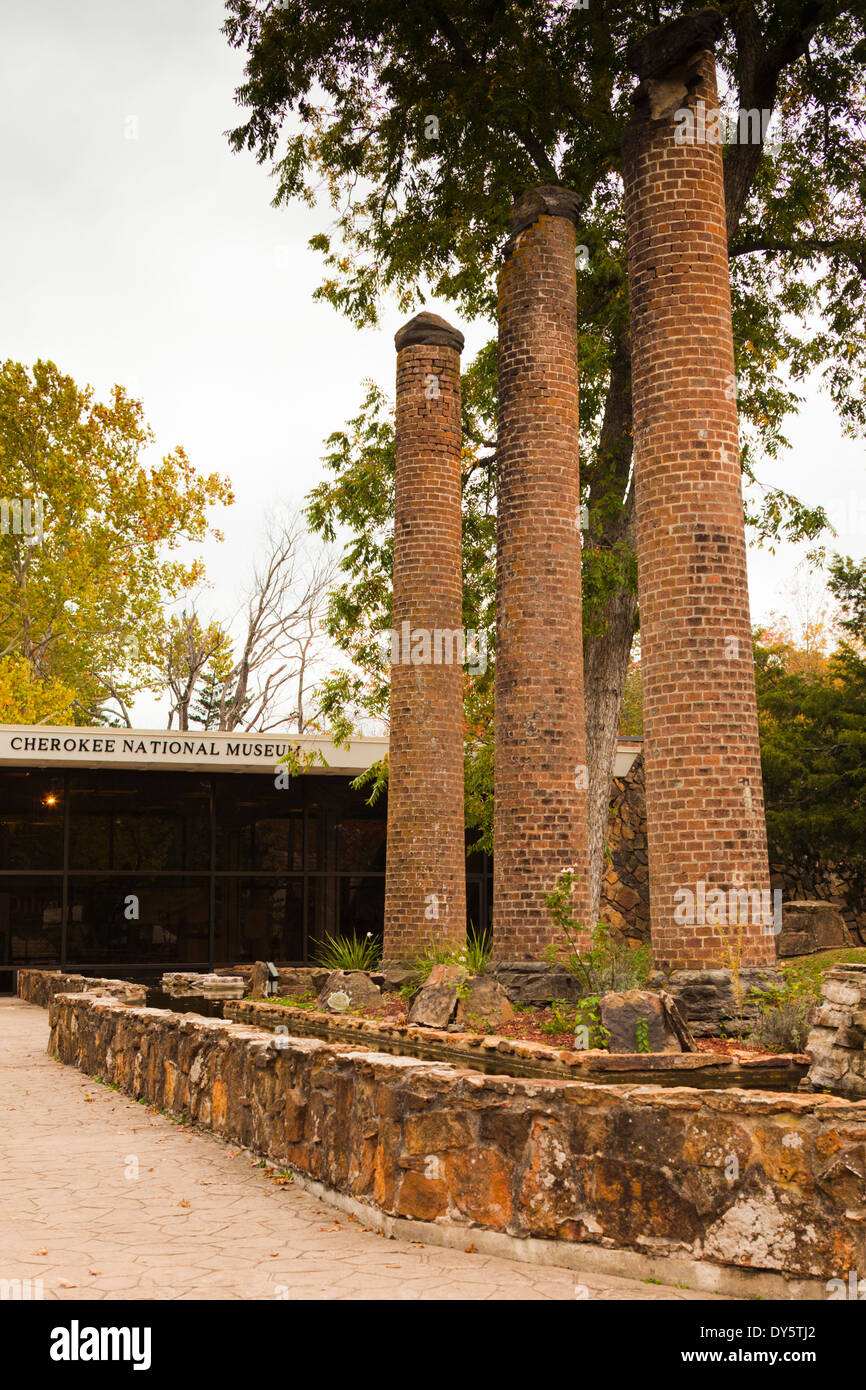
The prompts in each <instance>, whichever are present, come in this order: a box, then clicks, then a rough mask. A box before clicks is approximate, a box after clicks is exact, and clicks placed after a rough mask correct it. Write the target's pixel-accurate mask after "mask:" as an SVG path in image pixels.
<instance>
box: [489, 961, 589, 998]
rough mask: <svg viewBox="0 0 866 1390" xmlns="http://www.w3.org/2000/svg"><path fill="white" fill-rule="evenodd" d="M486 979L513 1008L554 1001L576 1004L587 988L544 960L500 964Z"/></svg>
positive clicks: (494, 967) (492, 967)
mask: <svg viewBox="0 0 866 1390" xmlns="http://www.w3.org/2000/svg"><path fill="white" fill-rule="evenodd" d="M488 975H491V976H492V977H493V978H494V979H495V980H498V981H499V983H500V984H501V985H502V987H503V989H504V990H505V992H506V994H507V995H508V998H509V999H510V1001H511V1003H512V1004H539V1005H541V1006H542V1007H544V1006H545V1005H546V1004H552V1003H553V1000H554V999H564V1000H566V1002H567V1003H569V1004H576V1003H577V1001H578V999H580V997H581V995H583V994H585V993H586V987H585V986H584V985H583V983H582V982H581V981H580V980H579V979H578V977H577V976H576V975H572V974H571V973H570V972H569V971H568V970H566V968H565V966H564V965H548V964H547V963H546V961H543V960H499V961H494V962H493V964H492V965H491V967H490V969H489V971H488Z"/></svg>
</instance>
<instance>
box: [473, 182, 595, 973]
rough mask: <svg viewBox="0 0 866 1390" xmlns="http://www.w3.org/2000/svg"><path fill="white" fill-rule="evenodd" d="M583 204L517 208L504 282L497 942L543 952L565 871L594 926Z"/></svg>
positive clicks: (557, 200) (542, 196)
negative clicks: (584, 509) (580, 340)
mask: <svg viewBox="0 0 866 1390" xmlns="http://www.w3.org/2000/svg"><path fill="white" fill-rule="evenodd" d="M577 211H578V199H577V197H576V195H575V194H573V193H571V192H569V191H568V190H567V189H563V188H556V187H550V188H548V187H544V188H537V189H533V190H531V191H530V192H528V193H526V194H524V195H523V196H522V197H521V198H520V199H518V201H517V203H516V204H515V206H514V209H513V212H512V219H511V237H510V240H509V242H508V244H507V246H506V248H505V260H504V264H503V267H502V271H501V273H500V277H499V430H498V440H497V454H498V472H499V488H498V501H497V513H498V515H497V554H496V603H497V621H496V745H495V800H494V807H495V809H494V848H493V872H494V887H493V951H494V954H495V956H497V957H498V958H501V959H508V958H516V957H519V956H524V955H534V956H537V955H539V954H540V953H541V951H542V950H543V949H544V947H545V946H546V945H547V944H548V943H549V942H551V941H552V940H556V939H557V933H556V931H555V930H554V928H553V927H552V925H551V922H550V917H549V914H548V912H547V909H546V907H545V904H544V894H545V893H549V892H550V891H551V889H552V888H553V886H554V884H555V882H556V878H557V875H558V874H559V872H560V870H561V869H563V868H571V869H573V870H574V872H575V875H576V881H575V893H574V898H573V910H574V914H575V916H576V917H577V918H578V920H579V921H580V922H581V923H583V924H585V925H589V920H588V919H589V836H588V807H587V774H586V722H585V718H584V707H583V634H582V622H581V585H580V474H579V463H578V411H577V404H578V399H577V398H578V375H577V288H576V271H575V228H574V224H575V220H576V217H577Z"/></svg>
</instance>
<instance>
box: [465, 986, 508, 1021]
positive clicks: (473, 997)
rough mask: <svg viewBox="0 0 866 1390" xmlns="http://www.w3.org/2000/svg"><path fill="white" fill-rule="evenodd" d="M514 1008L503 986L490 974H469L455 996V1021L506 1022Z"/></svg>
mask: <svg viewBox="0 0 866 1390" xmlns="http://www.w3.org/2000/svg"><path fill="white" fill-rule="evenodd" d="M513 1017H514V1010H513V1009H512V1007H511V1004H510V1002H509V999H508V995H507V994H506V992H505V989H504V988H503V986H502V985H501V984H500V983H499V981H498V980H494V979H493V976H492V975H470V977H469V979H468V981H467V983H466V984H465V985H464V987H463V988H462V989H461V991H460V993H459V995H458V997H457V1013H456V1021H457V1023H467V1022H470V1021H471V1022H473V1023H474V1022H480V1021H483V1022H484V1023H488V1024H497V1023H506V1022H507V1021H508V1019H510V1018H513Z"/></svg>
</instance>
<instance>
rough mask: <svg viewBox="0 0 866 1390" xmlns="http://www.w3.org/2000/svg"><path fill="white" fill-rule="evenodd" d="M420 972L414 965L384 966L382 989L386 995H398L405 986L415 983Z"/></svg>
mask: <svg viewBox="0 0 866 1390" xmlns="http://www.w3.org/2000/svg"><path fill="white" fill-rule="evenodd" d="M417 977H418V971H417V970H416V969H415V967H414V966H412V965H383V966H382V988H383V990H384V991H385V993H386V994H397V993H398V992H399V991H400V990H401V989H402V988H403V986H404V985H411V984H414V983H415V980H416V979H417Z"/></svg>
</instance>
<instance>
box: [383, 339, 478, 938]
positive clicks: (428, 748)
mask: <svg viewBox="0 0 866 1390" xmlns="http://www.w3.org/2000/svg"><path fill="white" fill-rule="evenodd" d="M395 341H396V345H397V426H396V430H397V437H396V481H395V498H394V603H393V619H392V623H393V628H394V629H395V630H396V632H397V633H398V634H400V636H401V644H400V651H399V653H398V655H399V658H400V659H398V660H397V661H396V662H395V663H393V664H392V666H391V733H390V754H389V777H388V848H387V866H386V867H387V877H386V886H385V935H384V958H385V959H386V960H390V961H399V960H407V959H409V958H410V957H412V956H413V955H415V954H417V953H418V952H419V951H421V950H423V949H424V947H425V946H426V945H428V944H430V943H432V942H434V941H435V942H437V943H438V944H439V945H443V944H447V943H454V944H460V945H462V944H463V942H464V941H465V935H466V858H465V847H464V846H465V837H464V815H463V668H462V664H461V661H460V659H459V656H458V659H456V660H454V659H452V660H451V662H450V663H449V662H447V661H446V660H444V659H441V658H442V657H443V656H444V654H445V653H444V651H443V649H442V647H440V649H439V653H438V655H439V657H440V659H439V660H433V659H431V660H428V661H426V663H417V664H416V663H414V662H412V661H411V660H410V659H409V658H411V657H412V654H413V650H417V651H418V653H419V654H420V655H421V656H422V657H423V655H424V652H423V647H422V646H418V647H417V649H416V648H414V647H413V644H411V643H410V644H408V647H409V649H408V651H407V649H406V647H407V644H406V643H404V642H403V641H402V634H403V632H404V627H403V624H404V623H405V624H408V629H407V630H408V632H410V633H411V632H415V631H416V630H419V629H420V630H422V631H424V632H426V633H427V634H428V640H429V641H430V643H431V656H433V657H435V656H436V655H437V653H436V650H435V647H434V646H433V641H434V634H435V632H436V631H437V630H439V631H440V632H447V633H449V634H451V633H454V632H455V631H457V630H458V629H460V628H461V625H462V622H463V617H462V609H463V581H462V563H463V560H462V548H461V536H462V525H463V511H462V480H461V434H460V350H461V348H462V346H463V337H462V335H461V334H460V333H458V332H456V331H455V330H454V329H453V328H451V327H450V326H449V325H448V324H447V323H445V321H444V320H443V319H440V318H438V317H436V316H435V315H433V314H419V315H417V316H416V317H415V318H414V319H412V320H411V321H410V323H408V324H407V325H405V327H404V328H402V329H401V330H400V332H399V333H398V334H397V335H396V340H395ZM448 653H449V654H450V655H451V656H452V658H453V656H454V652H453V647H450V646H449V648H448Z"/></svg>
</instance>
